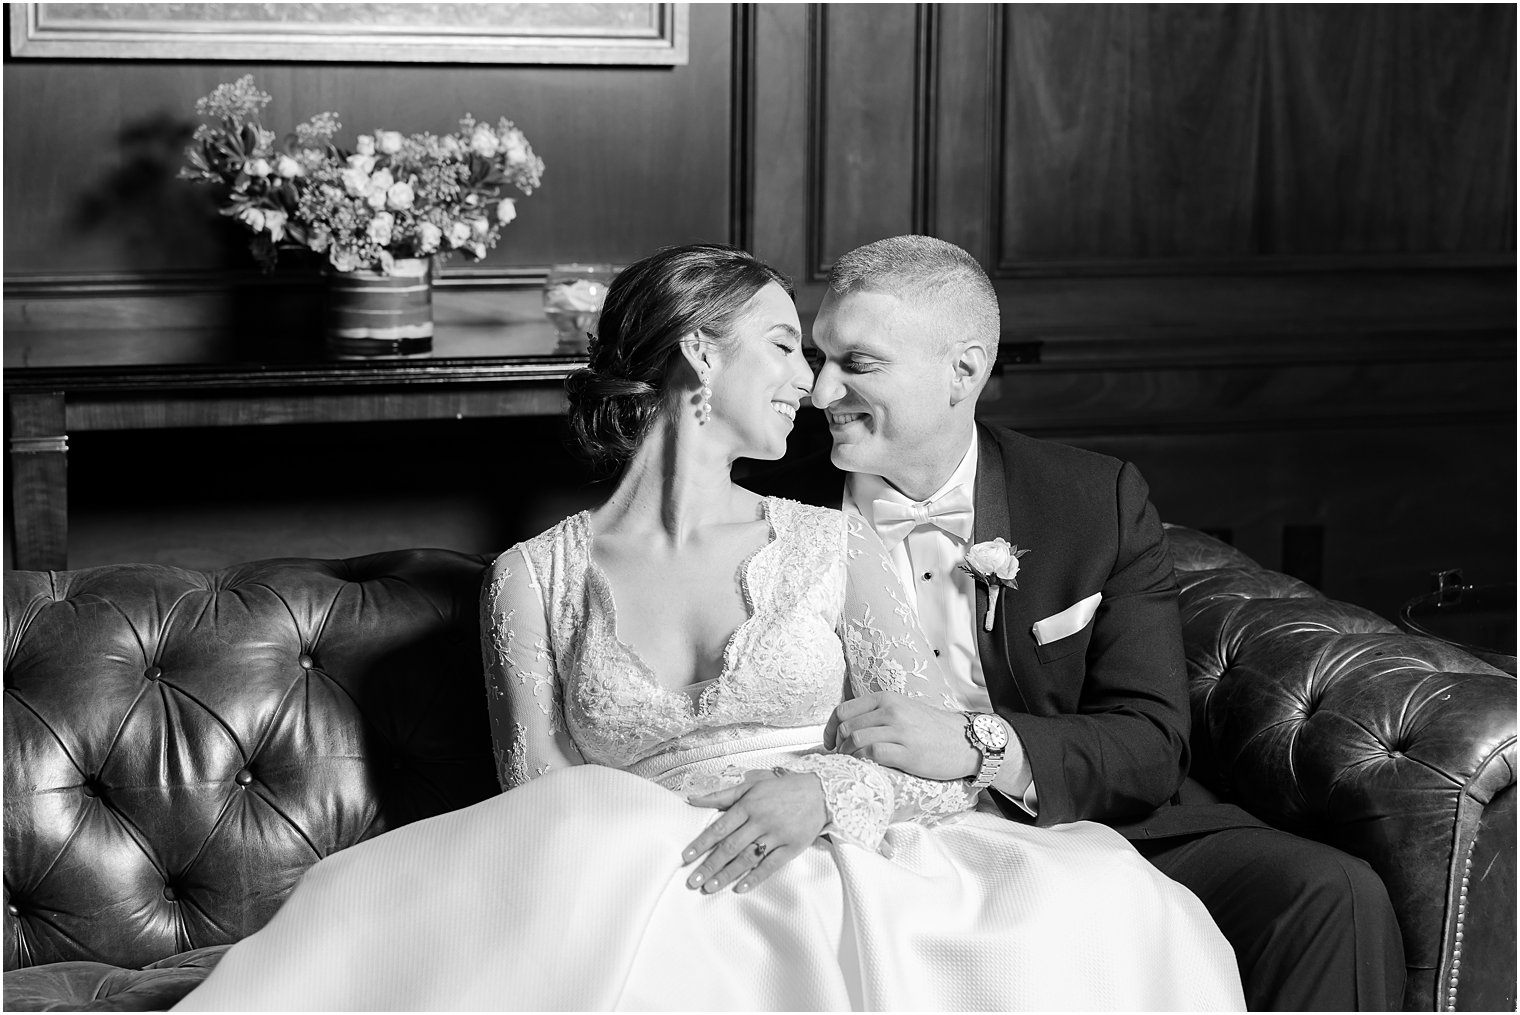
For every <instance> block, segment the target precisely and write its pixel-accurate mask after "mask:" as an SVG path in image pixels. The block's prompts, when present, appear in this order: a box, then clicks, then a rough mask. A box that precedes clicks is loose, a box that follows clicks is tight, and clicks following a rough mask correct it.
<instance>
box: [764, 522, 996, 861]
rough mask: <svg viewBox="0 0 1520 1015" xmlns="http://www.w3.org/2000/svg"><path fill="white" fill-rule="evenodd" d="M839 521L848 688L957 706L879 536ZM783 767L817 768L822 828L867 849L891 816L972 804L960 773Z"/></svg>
mask: <svg viewBox="0 0 1520 1015" xmlns="http://www.w3.org/2000/svg"><path fill="white" fill-rule="evenodd" d="M845 525H846V528H845V570H846V584H845V597H844V607H843V609H842V611H841V612H840V616H839V626H838V632H839V637H840V640H841V641H842V642H843V643H844V657H845V669H846V672H847V674H848V677H849V687H848V693H849V694H850V695H851V696H853V695H858V694H866V693H870V692H872V691H896V692H898V693H900V694H904V695H907V696H909V697H923V698H930V699H932V700H933V701H934V704H936V705H942V706H944V707H947V708H957V706H956V703H955V701H954V699H953V698H951V697H950V696H949V693H948V690H947V687H946V684H945V681H944V679H943V677H942V676H941V675H940V671H939V664H938V663H936V662H935V660H934V654H933V652H932V650H931V649H930V648H929V645H928V642H927V641H926V640H925V638H924V635H923V632H922V631H921V630H920V629H919V626H918V616H917V614H915V613H914V612H913V608H912V606H910V605H909V603H908V600H907V597H906V596H905V595H904V594H903V588H902V584H901V582H900V581H899V579H898V577H897V571H896V570H895V569H894V568H893V567H892V561H891V559H890V558H889V557H888V556H887V554H886V551H885V549H884V548H883V547H882V545H881V540H880V539H878V538H877V536H876V533H875V532H873V531H872V530H871V529H870V528H869V527H867V526H866V525H865V524H864V523H862V522H861V521H860V519H858V518H855V517H846V519H845ZM785 767H787V768H789V769H793V770H796V771H812V772H816V773H817V775H818V778H819V780H820V781H821V782H822V783H823V791H824V800H825V804H826V806H827V808H828V813H829V826H828V827H827V828H826V829H825V831H826V832H829V833H832V834H834V835H835V836H836V837H842V838H844V839H847V840H849V841H852V842H855V843H856V844H857V845H861V846H864V847H866V848H867V849H880V848H881V842H882V836H883V835H884V834H885V832H886V829H887V825H888V824H890V823H891V822H894V821H917V822H919V823H920V824H934V823H936V822H938V821H941V820H943V819H944V818H947V817H950V816H951V815H955V814H960V813H961V812H963V811H967V810H970V809H971V808H973V807H974V806H975V805H976V794H975V793H974V792H972V790H971V788H970V785H969V784H968V783H967V782H966V781H965V780H963V779H954V780H950V781H948V782H940V781H937V780H933V779H920V778H918V777H917V776H912V775H908V774H906V773H904V772H900V771H898V770H897V769H894V768H888V767H886V766H883V765H878V764H877V763H876V762H874V761H868V760H864V759H860V758H854V757H850V756H849V755H842V754H813V755H807V756H805V757H802V758H798V759H796V760H795V761H793V762H789V763H788V764H787V765H786V766H785Z"/></svg>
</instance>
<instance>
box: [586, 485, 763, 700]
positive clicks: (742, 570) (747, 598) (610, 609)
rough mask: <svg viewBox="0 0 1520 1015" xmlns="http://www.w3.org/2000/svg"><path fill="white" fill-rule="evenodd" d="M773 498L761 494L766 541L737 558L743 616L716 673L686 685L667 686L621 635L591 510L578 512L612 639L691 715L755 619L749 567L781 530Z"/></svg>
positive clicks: (725, 672)
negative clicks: (594, 545)
mask: <svg viewBox="0 0 1520 1015" xmlns="http://www.w3.org/2000/svg"><path fill="white" fill-rule="evenodd" d="M773 499H774V498H771V497H762V498H760V514H761V518H762V519H763V520H764V522H765V528H766V536H765V542H763V543H761V544H760V545H759V546H757V547H755V548H754V549H753V550H751V551H750V552H749V553H748V554H746V555H745V557H744V559H743V560H742V561H740V562H739V569H738V570H739V592H740V595H741V597H742V598H743V600H744V619H743V620H741V621H740V622H739V623H738V625H737V626H736V627H735V628H734V629H733V630H732V631H730V632H729V635H728V639H727V640H726V641H725V642H724V643H723V652H722V654H721V656H720V659H721V662H720V663H719V666H718V674H717V676H714V677H709V678H707V679H705V680H698V681H695V682H693V683H690V684H687V685H686V686H685V687H668V686H666V685H665V684H662V683H661V682H660V679H659V674H658V672H657V671H656V670H655V668H654V667H653V666H651V665H649V663H648V662H646V661H645V660H644V657H643V656H641V655H639V650H638V649H636V648H634V647H633V645H632V644H630V643H629V642H627V641H625V640H624V639H623V636H622V635H621V634H620V633H619V632H618V620H617V597H616V596H615V595H613V592H612V581H611V580H610V579H609V578H608V577H607V572H606V571H604V570H602V565H600V564H598V563H597V562H596V556H595V554H593V553H592V534H591V512H590V511H582V512H581V513H580V524H581V534H582V536H583V537H584V538H583V543H584V545H585V547H586V574H587V576H588V577H589V578H590V580H591V581H592V582H594V583H595V584H596V586H597V588H598V590H599V591H600V593H601V599H602V602H603V603H604V604H605V605H606V608H607V624H608V626H609V627H610V628H611V634H612V640H613V641H614V642H616V643H617V645H618V647H619V648H621V649H622V650H623V652H624V653H626V654H627V656H628V658H629V659H631V660H633V663H634V665H635V667H637V668H638V670H639V672H640V673H641V674H642V675H643V676H644V679H645V680H646V681H648V682H649V684H650V685H651V686H653V687H654V688H655V689H656V690H659V691H662V692H664V693H666V694H672V695H676V696H677V697H679V698H680V699H681V700H682V701H684V702H685V703H686V704H687V705H688V706H689V707H690V708H691V710H692V713H693V714H694V715H701V714H703V713H705V712H707V711H708V708H709V705H710V700H709V699H710V698H711V697H712V696H713V694H714V693H715V692H716V691H717V690H718V688H719V687H722V686H723V684H724V683H725V682H726V680H727V678H728V676H729V674H730V673H732V672H733V668H734V651H735V647H736V646H737V645H738V643H739V636H740V635H741V634H742V633H743V632H744V630H745V628H747V627H749V626H750V625H751V624H753V623H754V622H755V620H756V619H758V616H759V615H758V613H757V611H756V610H755V597H754V593H753V591H752V590H751V589H750V571H751V569H752V568H753V566H754V563H755V561H756V560H758V559H759V557H760V555H761V554H762V553H764V552H765V551H766V550H768V549H770V548H771V547H772V546H775V545H776V543H777V541H778V539H779V537H780V533H779V531H778V530H777V527H776V515H775V512H774V510H773V509H772V504H771V502H772V500H773Z"/></svg>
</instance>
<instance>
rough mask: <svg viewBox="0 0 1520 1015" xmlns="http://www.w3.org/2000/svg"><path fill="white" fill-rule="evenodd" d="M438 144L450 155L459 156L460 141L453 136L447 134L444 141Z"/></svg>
mask: <svg viewBox="0 0 1520 1015" xmlns="http://www.w3.org/2000/svg"><path fill="white" fill-rule="evenodd" d="M438 144H439V146H440V147H442V148H443V150H444V151H446V152H448V153H449V154H450V155H458V154H459V139H458V138H457V137H455V136H454V135H453V134H445V135H444V136H443V140H442V141H440V142H438Z"/></svg>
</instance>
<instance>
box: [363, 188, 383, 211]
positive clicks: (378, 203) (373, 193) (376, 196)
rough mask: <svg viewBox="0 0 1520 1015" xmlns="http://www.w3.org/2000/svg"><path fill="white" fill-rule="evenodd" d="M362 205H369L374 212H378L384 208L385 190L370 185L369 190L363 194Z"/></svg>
mask: <svg viewBox="0 0 1520 1015" xmlns="http://www.w3.org/2000/svg"><path fill="white" fill-rule="evenodd" d="M364 203H365V204H367V205H369V206H370V207H371V208H373V209H375V210H376V211H379V210H380V209H381V208H384V207H385V190H384V188H382V187H376V186H375V185H374V184H371V185H370V188H369V189H368V190H366V191H365V192H364Z"/></svg>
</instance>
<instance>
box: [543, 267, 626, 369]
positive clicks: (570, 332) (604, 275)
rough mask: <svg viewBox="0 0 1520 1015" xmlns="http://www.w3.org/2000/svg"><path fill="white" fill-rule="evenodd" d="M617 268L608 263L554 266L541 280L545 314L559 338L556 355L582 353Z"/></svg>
mask: <svg viewBox="0 0 1520 1015" xmlns="http://www.w3.org/2000/svg"><path fill="white" fill-rule="evenodd" d="M616 274H617V269H616V268H614V267H613V266H612V265H610V264H556V265H555V266H554V267H552V268H550V269H549V274H548V276H547V277H546V278H545V279H544V314H545V315H547V316H548V318H549V320H550V321H551V322H552V323H553V324H554V330H555V331H556V332H557V333H558V335H559V346H558V348H557V350H556V351H558V352H585V351H586V345H587V342H588V340H589V335H590V333H591V332H593V331H595V330H596V321H597V318H598V317H599V316H600V315H601V312H602V301H603V300H604V299H606V298H607V286H609V285H611V284H612V279H613V277H614V276H615V275H616Z"/></svg>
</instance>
